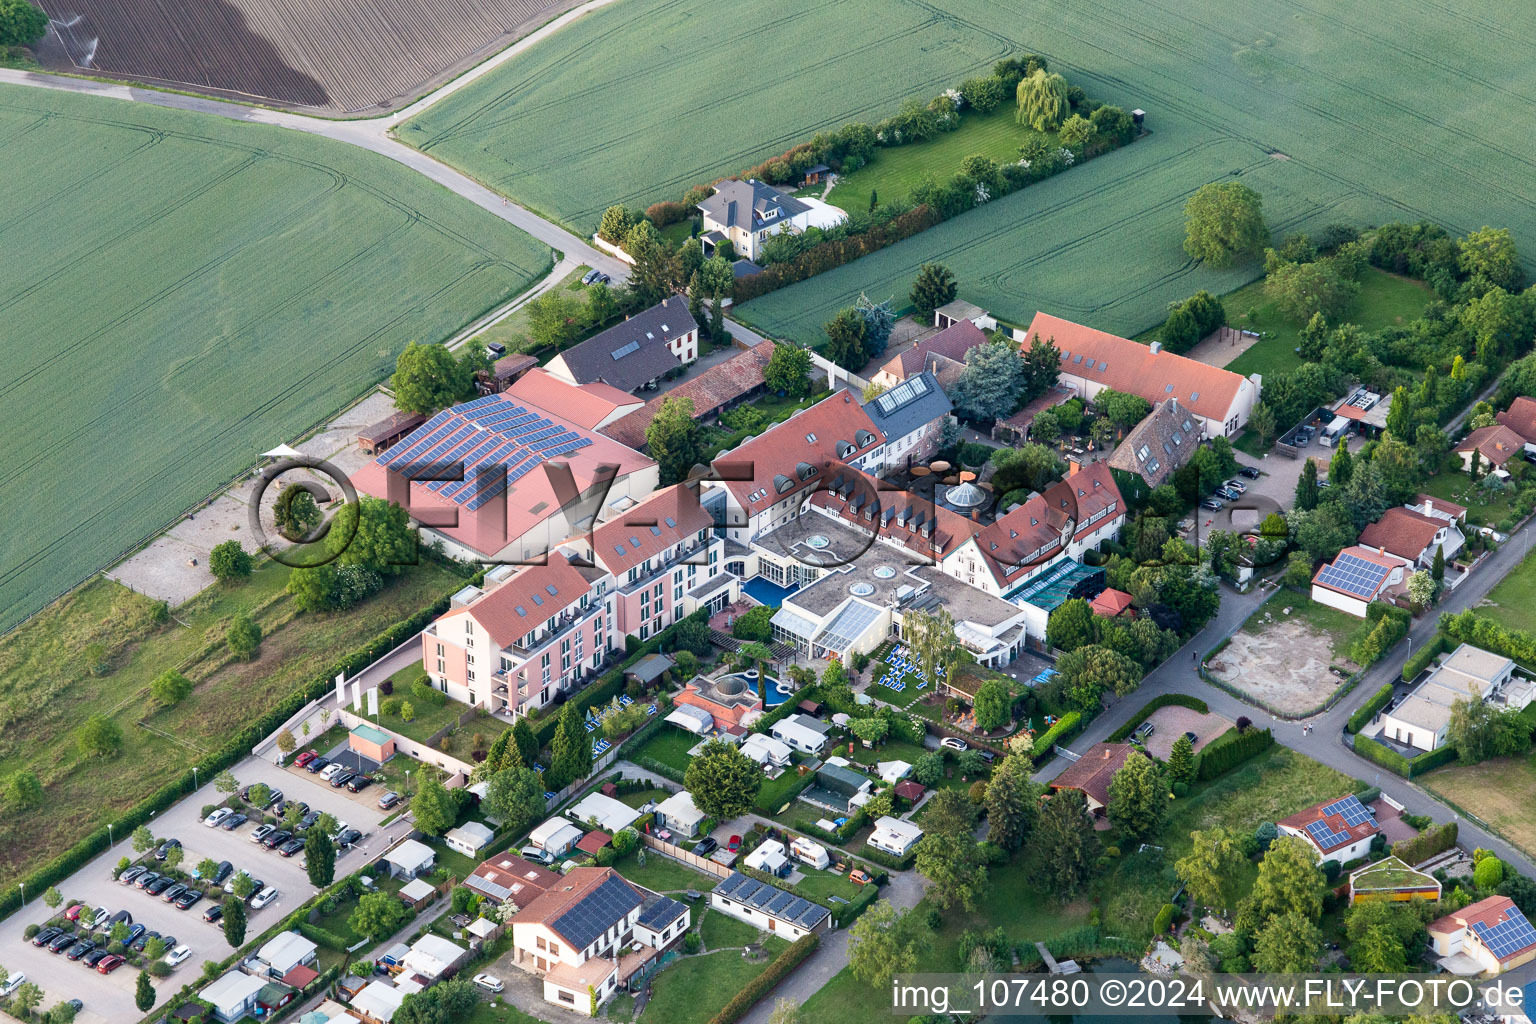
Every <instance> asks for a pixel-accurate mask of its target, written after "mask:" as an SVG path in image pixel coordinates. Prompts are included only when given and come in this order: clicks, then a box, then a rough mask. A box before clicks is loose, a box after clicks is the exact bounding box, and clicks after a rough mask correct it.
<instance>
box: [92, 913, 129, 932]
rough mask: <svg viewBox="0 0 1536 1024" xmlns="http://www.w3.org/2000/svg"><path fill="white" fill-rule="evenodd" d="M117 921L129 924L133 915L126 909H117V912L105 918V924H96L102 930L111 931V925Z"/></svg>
mask: <svg viewBox="0 0 1536 1024" xmlns="http://www.w3.org/2000/svg"><path fill="white" fill-rule="evenodd" d="M119 921H121V922H122V923H123V924H127V925H131V924H133V915H132V914H130V913H128V911H126V910H119V911H118V912H117V913H115V914H113V915H112V916H111V917H109V918H107V920H106V923H105V924H102V925H98V927H100V928H101V929H103V930H104V931H111V930H112V928H113V926H114V925H116V924H117V923H118V922H119Z"/></svg>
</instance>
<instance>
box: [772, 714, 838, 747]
mask: <svg viewBox="0 0 1536 1024" xmlns="http://www.w3.org/2000/svg"><path fill="white" fill-rule="evenodd" d="M828 731H829V730H828V727H827V724H826V723H825V722H822V721H818V720H817V719H815V718H811V717H809V716H806V715H799V714H795V715H789V716H788V717H786V718H781V719H779V720H778V721H777V722H774V723H773V725H772V726H770V727H769V729H768V732H769V734H770V735H772V737H773V738H774V739H776V740H778V741H779V742H780V743H782V744H784V745H785V746H787V747H792V748H793V749H795V750H799V751H801V752H803V753H806V754H811V755H813V756H819V755H820V754H821V752H822V751H823V750H825V749H826V748H827V733H828Z"/></svg>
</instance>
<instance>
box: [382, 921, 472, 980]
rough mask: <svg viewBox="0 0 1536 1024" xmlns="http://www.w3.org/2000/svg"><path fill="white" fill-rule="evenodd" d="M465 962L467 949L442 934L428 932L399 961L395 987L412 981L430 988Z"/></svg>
mask: <svg viewBox="0 0 1536 1024" xmlns="http://www.w3.org/2000/svg"><path fill="white" fill-rule="evenodd" d="M468 959H469V950H468V949H466V948H464V947H463V946H460V945H459V944H458V943H455V942H449V941H448V940H447V939H445V938H443V937H442V936H441V935H434V934H432V933H431V932H427V933H426V934H425V935H423V936H421V938H419V939H417V940H416V941H415V942H413V943H411V950H410V952H409V953H407V954H405V957H404V959H402V960H401V961H400V973H399V974H397V975H396V976H395V984H396V985H397V986H398V985H400V982H401V980H402V979H405V978H413V979H415V981H416V982H417V983H418V984H420V985H421V986H423V987H427V986H430V985H433V984H435V983H436V982H438V981H441V980H442V979H444V978H447V977H451V976H452V975H453V974H454V972H455V971H457V970H458V969H459V967H461V966H462V965H463V963H464V961H466V960H468Z"/></svg>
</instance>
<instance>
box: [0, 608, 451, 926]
mask: <svg viewBox="0 0 1536 1024" xmlns="http://www.w3.org/2000/svg"><path fill="white" fill-rule="evenodd" d="M449 597H450V595H444V596H443V597H440V598H438V600H437V601H435V602H434V603H433V604H431V605H430V606H428V607H426V608H423V609H422V610H421V611H419V612H417V613H416V614H415V615H412V616H411V617H410V618H408V619H403V620H401V621H400V622H397V623H395V624H394V625H393V626H391V627H390V628H388V629H386V630H384V631H383V632H382V633H380V634H378V635H377V636H375V637H374V638H373V639H372V640H370V641H368V642H367V643H366V644H363V645H362V646H361V647H358V648H357V649H355V650H354V651H352V653H350V654H348V655H346V656H344V657H342V658H339V659H338V660H336V661H334V662H332V663H331V664H330V665H327V666H326V667H325V668H324V669H322V670H321V671H319V672H317V673H316V674H315V675H313V676H311V677H310V679H309V681H308V682H307V683H305V684H304V686H303V687H301V688H299V689H297V690H294V691H293V692H292V693H290V694H289V695H288V696H287V697H285V698H284V699H282V700H281V701H279V702H278V703H277V704H275V705H273V706H272V707H271V708H270V709H268V711H267V712H266V714H264V715H262V716H261V717H260V718H258V719H256V720H255V721H254V722H252V723H251V724H250V725H248V726H246V727H245V728H244V729H241V730H240V731H239V732H237V733H235V734H233V735H232V736H231V737H230V738H229V739H228V740H227V741H226V742H225V743H224V745H223V746H222V747H220V748H219V749H218V750H216V751H214V752H213V753H211V754H209V755H208V756H206V757H204V758H203V759H202V760H201V761H198V762H197V763H196V764H195V765H192V764H189V765H187V768H186V771H185V772H184V773H183V774H182V775H181V776H179V777H178V778H176V779H174V780H172V781H171V782H168V783H167V784H166V785H164V786H162V787H161V788H160V789H158V790H157V791H155V792H154V793H152V794H150V795H149V796H148V797H146V798H145V799H144V800H142V801H140V802H139V804H138V805H136V806H135V807H133V808H131V809H129V810H128V811H127V812H126V813H125V814H123V816H122V817H120V818H118V819H117V820H116V821H114V822H112V829H113V831H112V833H110V835H119V836H126V835H128V834H130V833H131V832H133V830H134V829H136V828H138V827H139V826H140V825H143V824H146V823H147V822H149V820H150V819H151V818H153V817H154V816H155V815H157V814H159V813H161V812H162V811H164V810H166V809H167V808H168V807H170V806H171V805H173V804H175V803H176V802H177V801H178V800H181V799H182V798H183V797H185V796H187V795H188V794H189V793H192V792H194V791H195V790H196V789H197V779H198V778H199V776H200V777H202V778H205V779H211V778H213V777H214V776H215V775H217V774H218V773H219V772H221V771H223V770H224V769H225V768H230V767H233V766H234V765H236V764H238V763H239V762H240V761H241V760H243V759H244V758H245V757H247V756H248V755H249V754H250V752H251V748H252V747H254V746H256V744H257V743H259V742H261V740H262V739H263V738H265V737H266V736H267V735H268V734H269V733H271V732H272V731H273V730H275V729H276V728H277V727H278V726H280V725H282V724H283V723H284V722H286V721H287V720H288V719H289V718H291V717H293V716H294V715H295V714H297V713H298V712H299V710H300V709H301V708H303V707H304V705H306V704H308V703H309V702H310V701H312V700H317V699H318V698H320V697H322V696H324V695H325V694H327V693H330V692H331V691H332V690H333V689H334V688H335V678H336V675H337V673H343V674H345V675H346V676H348V677H351V676H353V675H355V674H356V673H358V672H360V671H362V670H363V669H364V668H367V667H368V666H369V665H371V664H373V663H374V662H375V661H377V660H378V659H379V658H381V657H383V656H384V655H386V654H388V653H389V652H390V651H392V650H394V649H395V648H396V647H398V646H400V645H401V644H402V643H404V642H405V641H406V640H407V639H409V638H410V637H412V636H414V635H415V634H417V633H419V632H421V631H422V630H423V629H425V628H426V627H427V625H428V624H429V623H431V622H432V621H433V620H434V619H436V618H437V617H438V616H439V615H441V614H443V613H444V612H445V611H447V610H448V604H449ZM194 768H196V772H195V773H194V771H193V769H194ZM108 839H109V833H108V831H107V827H106V826H105V825H103V826H102V827H101V828H99V829H97V830H96V831H94V832H92V833H90V834H89V835H87V836H86V837H85V838H84V839H82V840H80V841H79V842H77V843H76V844H75V845H74V846H71V847H70V848H69V849H67V850H65V851H64V852H63V853H61V854H59V855H58V856H57V857H55V858H54V859H53V860H51V861H49V862H48V863H47V864H44V865H43V866H42V867H40V868H38V869H37V870H36V871H34V872H33V873H32V874H31V875H29V876H28V877H27V878H26V879H25V880H24V881H23V882H22V883H21V884H23V885H25V886H26V888H27V889H28V890H30V891H31V892H34V893H40V892H42V891H43V890H45V889H47V888H48V887H49V886H51V885H54V884H56V883H58V882H60V881H63V880H64V879H65V878H67V877H69V876H70V875H72V874H74V873H75V872H76V871H78V870H79V869H80V868H81V867H83V866H84V865H85V864H87V863H89V862H90V861H91V860H92V859H93V858H95V857H98V856H100V855H101V854H102V853H103V852H105V851H106V849H107V847H108ZM20 907H21V891H20V890H19V889H13V890H10V891H8V892H6V893H4V894H0V918H4V917H7V916H9V915H10V914H13V913H15V912H16V911H17V910H18V909H20Z"/></svg>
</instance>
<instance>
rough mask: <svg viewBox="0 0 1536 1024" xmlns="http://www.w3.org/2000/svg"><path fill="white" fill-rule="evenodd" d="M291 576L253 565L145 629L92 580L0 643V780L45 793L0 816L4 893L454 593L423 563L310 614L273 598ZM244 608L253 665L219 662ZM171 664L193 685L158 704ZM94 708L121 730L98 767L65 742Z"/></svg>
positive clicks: (146, 611) (453, 582) (123, 599)
mask: <svg viewBox="0 0 1536 1024" xmlns="http://www.w3.org/2000/svg"><path fill="white" fill-rule="evenodd" d="M288 572H289V570H288V569H287V568H286V567H284V566H281V565H278V564H276V563H273V562H267V563H263V564H262V565H261V567H260V568H258V569H257V570H256V571H255V572H254V573H253V575H252V576H251V578H250V579H249V580H247V581H246V582H245V583H243V584H238V585H234V586H225V585H222V584H221V585H218V586H214V587H212V588H210V589H208V590H207V591H205V592H204V593H202V594H200V595H199V596H197V597H196V598H193V599H192V600H191V601H189V602H187V603H186V604H185V605H183V606H182V607H181V608H179V609H177V611H176V615H175V618H174V619H171V620H170V621H168V622H165V623H156V622H155V621H154V618H153V609H154V604H153V603H152V602H150V601H148V600H146V599H144V598H143V597H141V596H139V595H137V594H135V593H133V592H132V591H129V590H128V589H126V588H125V587H123V586H121V585H119V584H117V583H114V582H112V581H110V580H106V579H98V580H96V581H94V582H92V583H90V584H89V585H87V586H85V587H83V588H81V589H80V590H78V591H76V592H75V593H74V594H72V595H71V596H70V597H69V598H68V599H67V600H65V601H63V602H60V603H58V604H56V605H54V606H52V607H50V608H49V609H48V610H47V611H45V612H44V613H43V614H41V615H39V616H37V617H36V618H35V619H33V620H32V621H31V622H28V623H27V624H26V625H24V626H23V627H21V628H20V629H18V630H16V631H15V632H13V633H12V634H11V635H9V636H7V637H6V638H5V639H4V640H3V641H0V735H3V741H0V777H4V776H6V775H9V774H10V773H11V772H14V771H18V770H21V769H26V770H30V771H33V772H35V773H37V776H38V778H39V780H40V781H41V782H42V784H43V787H44V793H45V797H44V802H43V804H42V805H41V806H39V807H37V808H35V809H32V810H19V809H8V810H7V812H6V813H5V814H3V815H0V879H10V880H11V884H14V882H15V877H16V876H19V875H22V874H25V873H26V871H27V870H29V869H30V868H32V867H35V866H36V865H37V864H38V863H40V862H41V861H42V860H46V859H47V858H48V856H50V855H51V852H50V851H57V850H59V849H63V848H64V847H66V846H67V845H69V844H70V843H73V842H75V841H76V840H78V839H79V838H81V837H82V836H84V835H85V834H86V833H88V832H90V831H91V830H92V829H96V828H100V827H101V826H102V825H103V823H105V822H106V821H108V820H109V819H110V818H111V817H113V816H116V815H118V814H120V813H122V812H123V811H124V810H126V809H127V808H129V807H131V806H133V805H134V804H135V803H137V802H138V801H139V800H141V799H143V797H144V794H145V793H147V792H151V791H153V789H155V788H158V787H159V786H161V785H163V784H164V783H166V782H168V781H169V780H170V779H172V778H174V777H176V776H177V775H179V774H180V773H181V772H183V771H185V770H186V764H187V762H188V760H189V759H192V758H195V757H196V756H199V755H200V754H201V753H202V752H205V751H208V750H212V749H215V748H216V747H217V746H219V745H220V744H222V743H224V742H225V740H226V739H227V737H228V736H230V735H231V734H233V733H234V732H236V731H237V730H239V729H241V728H243V727H244V726H245V725H246V724H248V723H249V721H250V720H251V714H252V709H253V708H258V709H259V708H264V707H268V706H270V704H271V703H272V702H275V701H277V700H279V699H281V698H283V697H285V696H287V695H288V694H289V693H292V692H293V691H294V690H295V689H297V688H298V687H299V686H301V685H302V684H304V683H305V682H307V681H308V680H309V678H310V677H311V676H312V675H313V674H314V673H315V672H316V671H317V670H319V669H320V668H322V667H323V666H324V665H325V664H326V663H328V662H329V661H330V660H331V659H332V658H334V657H336V656H337V655H339V654H341V653H343V652H346V651H350V650H352V649H353V648H355V647H357V646H358V645H359V644H361V643H364V642H366V641H367V640H369V639H371V638H373V637H374V636H376V635H377V634H378V633H379V631H380V630H382V629H384V628H385V627H387V626H389V625H391V624H393V623H395V622H398V621H399V620H400V619H403V618H405V617H407V616H409V615H411V614H413V613H415V612H416V611H418V610H419V609H421V608H422V607H424V606H426V605H428V604H431V603H432V602H433V601H435V600H437V599H438V598H439V597H441V596H442V595H443V594H446V593H451V592H452V591H454V590H456V589H458V588H459V587H461V586H463V583H464V581H463V579H461V578H460V577H458V576H455V575H454V574H452V573H450V572H448V571H447V570H446V569H444V568H443V567H442V566H441V565H439V564H438V563H436V562H432V561H423V562H421V563H420V564H419V565H416V566H413V567H411V568H410V569H409V570H407V571H406V572H405V573H403V574H402V575H401V576H399V577H397V578H396V579H394V580H393V581H392V582H391V583H390V584H389V586H387V587H386V588H385V589H384V590H382V591H381V592H379V593H378V594H376V595H374V596H373V597H371V598H369V599H368V600H366V601H364V602H363V603H362V604H360V605H358V606H357V607H355V608H352V609H350V610H348V611H347V612H344V613H340V614H334V615H315V614H299V613H297V612H296V611H295V610H294V608H293V603H292V600H291V599H290V598H289V597H288V595H287V594H286V593H285V592H284V589H283V588H284V586H285V585H286V582H287V578H288ZM242 612H243V613H245V614H248V615H250V616H251V617H252V618H253V619H254V620H255V621H256V622H257V623H258V624H259V625H260V626H261V628H262V632H263V634H264V636H263V639H262V643H261V648H260V650H259V652H258V655H257V657H256V658H255V660H253V661H233V660H230V659H229V657H228V654H227V652H226V650H225V649H224V647H223V645H222V644H221V643H217V642H216V638H218V637H222V635H223V631H224V629H225V627H226V625H227V623H228V622H229V620H230V619H231V618H232V617H233V616H234V615H236V614H238V613H242ZM211 640H212V641H214V642H210V641H211ZM94 643H99V644H101V645H102V647H103V648H104V650H105V652H106V665H107V671H106V674H105V675H101V676H96V675H92V674H91V672H90V671H89V666H88V665H87V664H86V663H85V658H84V653H83V652H84V651H85V649H86V648H87V647H88V646H89V645H91V644H94ZM168 668H177V669H179V670H180V671H182V672H183V673H184V674H186V676H187V677H188V678H189V679H191V680H192V682H193V684H194V686H195V688H194V690H193V692H192V695H191V696H190V697H188V698H187V699H186V700H184V701H182V702H181V703H180V704H177V705H175V706H174V707H170V708H163V709H161V708H156V707H154V706H153V705H152V704H151V702H150V700H149V696H148V688H149V683H150V681H151V680H152V679H154V678H155V676H157V675H159V674H160V673H161V672H163V671H164V670H166V669H168ZM96 712H101V713H104V714H106V715H107V716H108V717H109V718H111V719H112V720H113V721H115V722H116V723H117V724H118V726H119V728H120V729H121V730H122V737H123V739H122V746H121V748H120V749H119V752H118V753H117V754H116V755H115V756H114V757H112V758H110V759H109V760H108V761H106V762H103V761H102V760H101V759H96V758H87V757H85V756H83V755H81V754H79V753H78V752H77V750H76V749H75V745H74V743H73V742H72V739H71V737H72V733H73V731H74V730H75V728H76V727H77V726H78V725H79V724H80V723H81V722H82V721H84V720H85V718H86V717H87V716H88V715H91V714H93V713H96ZM140 721H143V722H144V723H145V724H146V725H147V726H149V728H142V727H140V726H139V725H138V724H137V723H139V722H140ZM299 739H300V740H301V742H302V741H303V740H304V739H305V738H303V737H299Z"/></svg>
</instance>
